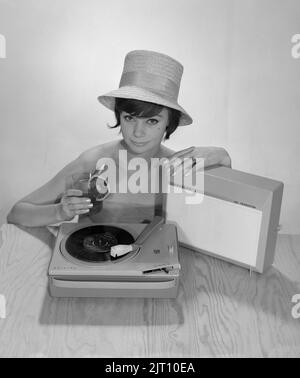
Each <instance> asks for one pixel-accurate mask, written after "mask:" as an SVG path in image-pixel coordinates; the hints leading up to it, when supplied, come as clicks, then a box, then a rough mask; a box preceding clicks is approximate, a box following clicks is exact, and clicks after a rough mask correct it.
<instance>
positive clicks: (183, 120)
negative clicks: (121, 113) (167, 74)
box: [98, 86, 193, 126]
mask: <svg viewBox="0 0 300 378" xmlns="http://www.w3.org/2000/svg"><path fill="white" fill-rule="evenodd" d="M117 97H118V98H128V99H134V100H140V101H146V102H152V103H154V104H159V105H163V106H167V107H169V108H171V109H176V110H179V111H180V112H181V117H180V120H179V126H186V125H190V124H191V123H193V119H192V117H191V116H190V115H189V114H188V113H187V112H186V111H185V110H184V109H183V108H182V107H181V106H180V105H179V104H178V103H177V102H172V101H169V100H167V99H165V98H164V97H162V96H160V95H158V94H156V93H153V92H151V91H148V90H146V89H142V88H139V87H134V86H124V87H121V88H119V89H116V90H114V91H111V92H108V93H106V94H104V95H102V96H99V97H98V101H99V102H100V103H101V104H102V105H104V106H106V107H107V108H108V109H110V110H112V111H114V110H115V99H116V98H117Z"/></svg>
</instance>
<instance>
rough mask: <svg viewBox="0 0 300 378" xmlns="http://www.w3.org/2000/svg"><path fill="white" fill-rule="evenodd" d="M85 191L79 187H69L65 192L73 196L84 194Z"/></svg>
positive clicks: (68, 195) (66, 194)
mask: <svg viewBox="0 0 300 378" xmlns="http://www.w3.org/2000/svg"><path fill="white" fill-rule="evenodd" d="M82 195H83V191H82V190H79V189H68V190H67V191H66V193H65V196H67V197H71V196H78V197H79V196H82Z"/></svg>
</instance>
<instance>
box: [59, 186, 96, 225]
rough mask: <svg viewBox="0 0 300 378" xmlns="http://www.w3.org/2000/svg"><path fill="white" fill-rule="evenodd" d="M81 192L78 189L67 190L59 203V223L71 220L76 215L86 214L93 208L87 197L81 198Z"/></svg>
mask: <svg viewBox="0 0 300 378" xmlns="http://www.w3.org/2000/svg"><path fill="white" fill-rule="evenodd" d="M82 195H83V192H82V191H81V190H78V189H68V190H67V191H66V192H65V193H64V195H63V196H62V198H61V200H60V203H59V217H60V218H61V219H60V221H67V220H71V219H73V218H74V217H75V216H76V215H81V214H87V213H88V212H89V211H90V209H91V208H92V207H93V204H92V203H91V200H90V199H89V198H88V197H82Z"/></svg>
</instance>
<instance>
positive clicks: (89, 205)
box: [68, 203, 93, 211]
mask: <svg viewBox="0 0 300 378" xmlns="http://www.w3.org/2000/svg"><path fill="white" fill-rule="evenodd" d="M92 207H93V204H92V203H84V204H82V203H71V204H69V205H68V209H69V210H71V211H76V210H87V209H91V208H92Z"/></svg>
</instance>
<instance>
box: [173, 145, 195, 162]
mask: <svg viewBox="0 0 300 378" xmlns="http://www.w3.org/2000/svg"><path fill="white" fill-rule="evenodd" d="M194 149H195V147H194V146H193V147H189V148H186V149H184V150H181V151H178V152H176V153H175V154H173V155H172V156H171V157H170V160H173V159H176V158H178V157H182V156H185V155H186V154H189V153H191V152H192V151H194Z"/></svg>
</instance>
